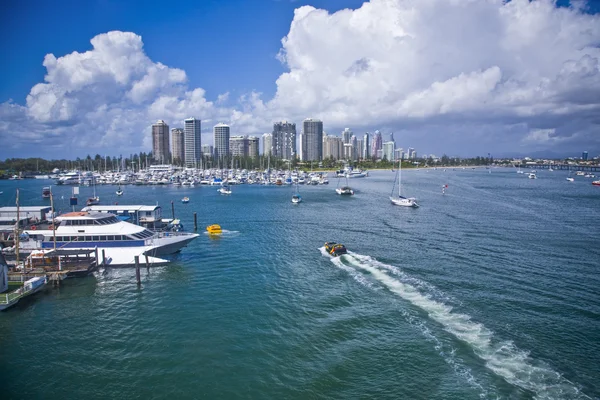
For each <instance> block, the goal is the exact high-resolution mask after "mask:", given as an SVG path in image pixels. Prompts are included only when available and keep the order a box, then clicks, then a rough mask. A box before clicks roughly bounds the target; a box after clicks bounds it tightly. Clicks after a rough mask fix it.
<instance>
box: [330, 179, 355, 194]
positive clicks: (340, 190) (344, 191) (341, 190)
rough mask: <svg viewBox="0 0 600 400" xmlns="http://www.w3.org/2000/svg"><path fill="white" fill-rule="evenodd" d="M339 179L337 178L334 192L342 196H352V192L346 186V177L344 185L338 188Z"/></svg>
mask: <svg viewBox="0 0 600 400" xmlns="http://www.w3.org/2000/svg"><path fill="white" fill-rule="evenodd" d="M340 179H341V178H338V187H337V188H336V189H335V192H336V193H337V194H339V195H342V196H352V195H353V194H354V190H352V188H351V187H350V186H348V177H347V176H346V185H345V186H342V187H340Z"/></svg>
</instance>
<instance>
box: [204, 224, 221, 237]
mask: <svg viewBox="0 0 600 400" xmlns="http://www.w3.org/2000/svg"><path fill="white" fill-rule="evenodd" d="M206 231H207V232H208V233H209V235H220V234H221V233H223V230H222V229H221V225H217V224H212V225H209V226H207V227H206Z"/></svg>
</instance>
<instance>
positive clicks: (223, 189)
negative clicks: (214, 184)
mask: <svg viewBox="0 0 600 400" xmlns="http://www.w3.org/2000/svg"><path fill="white" fill-rule="evenodd" d="M217 192H219V193H221V194H231V189H230V188H229V186H222V187H220V188H219V189H217Z"/></svg>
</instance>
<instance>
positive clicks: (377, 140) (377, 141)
mask: <svg viewBox="0 0 600 400" xmlns="http://www.w3.org/2000/svg"><path fill="white" fill-rule="evenodd" d="M382 148H383V139H382V137H381V132H379V131H375V132H374V133H373V143H372V145H371V155H372V156H373V157H377V156H378V153H379V150H381V149H382Z"/></svg>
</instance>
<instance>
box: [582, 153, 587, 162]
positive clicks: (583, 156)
mask: <svg viewBox="0 0 600 400" xmlns="http://www.w3.org/2000/svg"><path fill="white" fill-rule="evenodd" d="M581 159H582V160H583V161H587V160H588V152H587V151H584V152H583V153H581Z"/></svg>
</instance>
